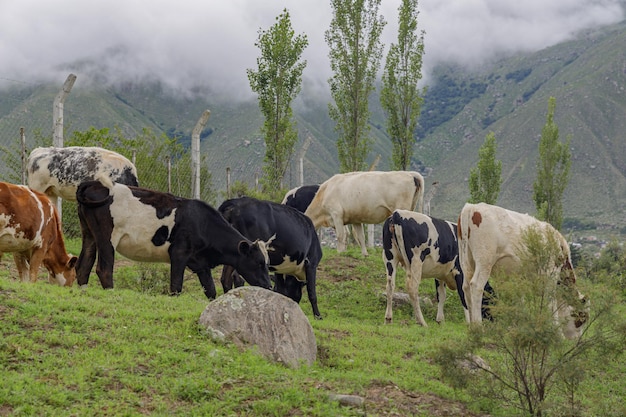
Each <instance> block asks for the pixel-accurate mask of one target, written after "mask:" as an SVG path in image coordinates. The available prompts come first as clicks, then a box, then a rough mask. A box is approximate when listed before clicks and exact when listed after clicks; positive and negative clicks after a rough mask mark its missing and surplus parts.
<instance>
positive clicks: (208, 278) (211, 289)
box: [181, 268, 234, 300]
mask: <svg viewBox="0 0 626 417" xmlns="http://www.w3.org/2000/svg"><path fill="white" fill-rule="evenodd" d="M233 270H234V268H233ZM183 273H184V272H183ZM196 274H197V275H198V279H199V280H200V285H202V289H203V290H204V295H206V297H207V298H208V299H209V300H214V299H215V297H217V290H216V289H215V282H213V276H212V275H211V268H204V269H201V270H199V271H196ZM181 290H182V288H181Z"/></svg>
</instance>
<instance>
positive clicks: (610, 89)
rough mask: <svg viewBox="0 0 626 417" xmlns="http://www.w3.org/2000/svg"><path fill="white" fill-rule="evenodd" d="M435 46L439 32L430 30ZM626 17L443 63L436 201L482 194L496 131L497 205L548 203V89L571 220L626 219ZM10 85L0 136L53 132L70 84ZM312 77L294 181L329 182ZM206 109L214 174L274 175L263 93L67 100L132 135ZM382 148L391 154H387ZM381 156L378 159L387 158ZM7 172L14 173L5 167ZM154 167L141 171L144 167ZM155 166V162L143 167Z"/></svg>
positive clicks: (423, 148) (331, 167) (133, 86)
mask: <svg viewBox="0 0 626 417" xmlns="http://www.w3.org/2000/svg"><path fill="white" fill-rule="evenodd" d="M425 44H426V45H425V49H426V53H428V38H426V40H425ZM624 45H626V23H624V22H622V23H620V24H617V25H613V26H610V27H606V28H602V29H601V30H595V31H588V32H585V33H583V34H581V35H580V36H579V37H578V38H577V39H575V40H571V41H568V42H564V43H561V44H558V45H555V46H552V47H550V48H546V49H545V50H542V51H539V52H536V53H520V54H516V55H515V56H511V57H505V58H502V59H501V60H498V61H494V62H491V63H490V64H489V65H486V66H484V67H482V68H474V69H472V70H469V69H466V68H462V67H459V66H441V67H439V68H437V69H436V71H435V72H434V74H432V76H431V77H430V80H431V81H430V83H429V85H428V86H427V87H428V89H427V92H426V94H425V96H424V102H423V106H422V111H421V117H420V122H419V127H418V129H417V138H418V143H417V146H416V150H415V154H414V157H413V159H412V161H411V169H415V170H419V171H420V172H422V173H423V174H424V176H425V178H426V184H427V190H426V191H427V192H428V188H430V184H432V183H433V182H438V184H439V185H438V188H437V192H436V193H435V195H434V197H433V198H432V200H431V204H430V207H431V212H430V214H431V215H433V216H435V217H440V218H445V219H447V220H456V217H457V215H458V213H459V212H460V210H461V207H462V206H463V204H464V203H465V202H466V201H467V200H468V199H469V197H470V194H469V188H468V177H469V172H470V170H471V168H472V167H474V166H475V165H476V163H477V161H478V149H479V148H480V146H481V145H482V144H483V142H484V139H485V137H486V136H487V135H488V134H489V133H490V132H493V134H494V136H495V138H496V142H497V155H496V158H497V159H498V160H500V161H502V186H501V192H500V197H499V199H498V201H497V204H498V205H501V206H504V207H507V208H509V209H512V210H516V211H520V212H528V213H530V214H536V213H535V208H534V204H533V199H532V184H533V181H534V180H535V178H536V161H537V158H538V144H539V139H540V137H541V130H542V126H543V124H544V123H545V120H546V112H547V109H548V99H549V97H555V99H556V108H555V113H554V120H555V123H556V124H557V125H558V126H559V130H560V135H561V140H562V141H565V140H566V139H569V140H570V144H571V149H570V150H571V155H572V161H571V169H570V181H569V186H568V187H567V189H566V190H565V194H564V201H563V216H564V227H563V228H564V231H566V232H569V231H572V230H573V229H574V228H576V229H577V230H579V229H580V228H600V229H607V230H609V231H611V233H619V232H620V231H622V232H625V233H626V158H625V157H624V156H625V155H626V137H625V134H624V132H626V117H624V116H625V115H626V49H624ZM7 81H8V80H2V82H1V83H0V87H1V88H2V89H1V91H2V94H0V133H1V135H0V145H4V146H9V145H10V144H15V145H12V146H13V147H17V146H18V143H19V142H18V140H19V128H20V127H22V126H23V127H25V131H26V136H27V147H28V146H29V145H28V144H29V143H32V142H31V141H32V138H33V136H34V135H35V134H36V133H37V132H40V133H41V134H42V135H47V136H51V132H52V103H53V100H54V96H55V94H56V93H57V92H58V91H59V89H60V86H61V83H60V82H59V85H58V86H49V85H46V86H43V85H31V84H22V83H18V82H7ZM316 96H319V92H312V91H311V90H310V87H309V86H308V85H307V83H306V82H305V83H304V85H303V89H302V93H301V94H300V96H299V97H298V99H297V100H296V103H295V104H294V114H295V118H296V121H297V127H298V131H299V139H298V142H297V144H296V146H295V152H294V157H293V158H292V162H291V164H290V167H289V168H288V170H287V173H286V176H285V186H287V187H293V186H296V185H299V158H300V156H302V155H301V154H303V151H305V150H306V153H304V155H303V166H304V175H303V177H304V182H305V183H307V184H311V183H319V182H321V181H324V180H325V179H327V178H329V177H330V176H331V175H333V174H335V173H337V172H339V161H338V157H337V147H336V139H337V134H336V132H335V131H334V124H333V122H332V121H331V120H330V118H329V117H328V102H327V101H323V100H322V101H319V102H318V101H316V100H315V99H313V97H316ZM370 108H371V112H372V114H371V119H370V126H371V130H370V134H371V136H372V139H373V143H372V148H371V152H370V153H369V155H368V157H367V164H370V165H372V164H374V165H375V166H376V168H377V169H380V170H388V169H390V166H391V164H390V159H391V150H392V145H391V142H390V140H389V138H388V137H387V136H386V131H385V119H384V116H383V112H382V110H381V108H380V104H379V97H378V92H376V93H375V94H373V95H372V97H371V98H370ZM205 109H209V110H211V117H210V119H209V121H208V123H207V126H206V128H205V129H204V131H203V132H202V134H201V150H202V153H203V154H204V155H206V160H207V164H208V169H209V170H210V171H211V172H212V175H213V182H214V186H215V187H217V188H218V189H223V188H224V187H225V183H226V168H227V167H230V168H231V175H232V180H233V181H234V180H240V181H243V182H246V183H248V184H251V185H252V184H254V180H255V176H259V175H261V165H262V161H263V156H264V154H265V144H264V141H263V138H262V135H261V131H260V129H261V126H262V124H263V118H262V116H261V112H260V111H259V108H258V104H257V102H256V101H255V100H250V101H235V100H229V99H228V98H224V97H219V96H216V95H214V94H212V93H211V92H210V91H201V90H198V91H196V92H194V94H193V95H192V94H186V95H183V94H175V93H174V92H170V91H167V90H166V89H165V88H164V87H163V86H161V85H159V84H157V83H139V82H137V83H130V82H127V83H124V84H120V85H116V86H106V87H105V86H104V85H99V86H98V85H81V76H80V73H78V80H77V82H76V84H75V86H74V88H73V90H72V92H71V94H70V95H69V96H68V98H67V100H66V103H65V128H66V130H67V131H69V132H71V131H72V130H86V129H88V128H90V127H95V128H103V127H108V128H114V127H118V128H119V129H120V130H121V132H123V133H124V134H125V135H128V136H129V137H132V136H136V135H139V133H141V132H142V130H143V129H145V128H148V129H150V130H152V131H153V132H154V133H155V134H157V135H161V134H164V135H165V134H166V135H169V136H176V137H177V138H178V139H179V140H180V141H182V142H183V143H188V142H189V140H190V136H191V131H192V129H193V127H194V126H195V124H196V122H197V120H198V118H199V117H200V115H201V114H202V112H203V111H204V110H205ZM378 156H380V158H378ZM377 161H378V163H377V164H375V163H376V162H377ZM0 175H2V177H5V176H4V175H3V173H2V171H0ZM140 175H141V173H140ZM144 175H146V174H144Z"/></svg>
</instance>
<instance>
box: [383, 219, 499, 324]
mask: <svg viewBox="0 0 626 417" xmlns="http://www.w3.org/2000/svg"><path fill="white" fill-rule="evenodd" d="M383 262H384V264H385V270H386V273H387V310H386V312H385V321H386V322H387V323H391V322H392V320H393V310H392V296H393V292H394V289H395V283H396V272H397V269H398V265H402V266H403V267H404V269H405V271H406V279H407V290H408V293H409V297H410V299H411V304H412V305H413V313H414V316H415V320H416V321H417V323H418V324H420V325H422V326H427V325H426V321H425V320H424V316H423V315H422V310H421V308H420V300H419V292H418V289H419V285H420V282H421V280H422V278H435V283H436V288H437V318H436V320H437V322H438V323H440V322H442V321H443V320H444V314H443V305H444V302H445V300H446V289H445V287H446V286H447V287H448V288H450V289H452V290H457V292H458V294H459V297H460V299H461V304H462V305H463V308H464V310H465V319H466V321H468V322H469V312H468V310H467V305H466V304H465V294H464V293H463V271H462V270H461V267H460V263H459V247H458V242H457V227H456V224H455V223H451V222H449V221H445V220H440V219H436V218H433V217H429V216H427V215H425V214H422V213H417V212H414V211H409V210H395V211H394V212H393V213H392V214H391V216H389V217H388V218H387V220H385V223H384V225H383ZM439 281H441V282H442V283H443V284H440V282H439ZM485 291H487V292H488V293H489V294H490V295H493V289H492V288H491V287H490V286H489V283H487V284H486V285H485ZM488 300H489V298H488V297H486V298H485V303H487V302H488ZM483 314H484V315H485V316H487V317H488V316H489V311H488V306H485V308H484V310H483Z"/></svg>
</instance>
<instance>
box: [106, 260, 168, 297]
mask: <svg viewBox="0 0 626 417" xmlns="http://www.w3.org/2000/svg"><path fill="white" fill-rule="evenodd" d="M115 287H116V288H125V289H129V290H133V291H137V292H141V293H144V294H152V295H167V294H169V292H170V266H169V265H168V264H162V263H147V262H144V263H136V264H133V265H132V266H125V267H121V268H119V269H118V270H117V271H116V274H115Z"/></svg>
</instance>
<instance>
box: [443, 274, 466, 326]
mask: <svg viewBox="0 0 626 417" xmlns="http://www.w3.org/2000/svg"><path fill="white" fill-rule="evenodd" d="M454 280H455V281H456V292H457V293H458V294H459V299H460V300H461V305H462V306H463V313H464V314H465V322H466V323H469V322H470V316H469V310H468V309H467V301H466V300H465V292H464V291H463V274H458V275H457V276H455V277H454ZM435 282H437V280H435Z"/></svg>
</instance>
